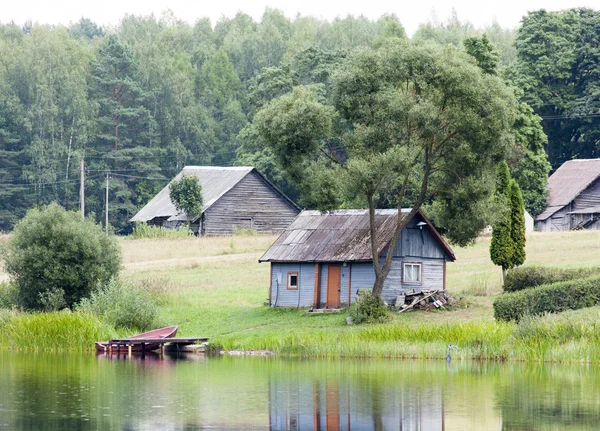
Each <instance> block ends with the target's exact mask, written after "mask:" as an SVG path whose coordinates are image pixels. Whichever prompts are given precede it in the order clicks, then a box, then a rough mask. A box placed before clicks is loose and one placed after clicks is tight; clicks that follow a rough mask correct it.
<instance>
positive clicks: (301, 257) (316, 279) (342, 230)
mask: <svg viewBox="0 0 600 431" xmlns="http://www.w3.org/2000/svg"><path fill="white" fill-rule="evenodd" d="M404 211H406V212H408V210H403V212H404ZM397 214H398V212H397V210H377V212H376V226H377V231H378V245H377V252H378V258H379V259H381V260H382V261H383V259H384V258H385V256H386V254H387V252H388V250H389V249H390V242H391V240H392V236H393V231H394V227H395V224H396V220H397ZM371 256H372V254H371V245H370V233H369V214H368V211H367V210H339V211H334V212H331V213H326V214H321V213H320V212H319V211H303V212H301V213H300V215H298V217H297V218H296V220H294V222H293V223H292V224H291V225H290V226H289V227H288V228H287V229H286V230H285V231H284V232H283V233H282V234H281V235H280V236H279V238H278V239H277V240H276V241H275V242H274V243H273V245H272V246H271V248H269V250H267V252H266V253H265V254H264V255H263V256H262V257H261V258H260V260H259V261H260V262H270V263H271V284H270V291H269V303H270V305H271V306H273V307H313V308H338V307H340V306H342V305H344V304H350V303H352V301H353V300H354V299H355V298H356V294H357V292H358V290H359V289H364V288H366V289H370V288H372V287H373V284H374V282H375V272H374V270H373V260H372V257H371ZM454 260H455V257H454V253H453V251H452V249H451V248H450V246H449V245H448V244H447V243H446V241H444V239H443V238H442V237H441V235H440V234H439V233H438V232H437V230H436V229H435V227H433V225H432V224H431V222H430V221H429V220H427V218H426V217H425V216H424V215H423V213H421V212H420V211H419V212H417V214H416V215H415V216H414V217H413V219H412V220H410V221H409V223H408V225H407V226H406V228H405V229H404V230H403V231H402V232H401V235H400V238H399V240H398V244H397V246H396V249H395V252H394V256H393V265H392V269H391V271H390V273H389V275H388V277H387V279H386V281H385V284H384V288H383V293H382V297H383V299H384V300H386V301H387V302H388V303H391V304H393V303H394V302H395V300H396V298H397V297H398V295H399V294H400V293H402V292H403V291H407V290H410V289H415V288H417V289H421V290H434V289H437V290H441V289H445V287H446V262H452V261H454Z"/></svg>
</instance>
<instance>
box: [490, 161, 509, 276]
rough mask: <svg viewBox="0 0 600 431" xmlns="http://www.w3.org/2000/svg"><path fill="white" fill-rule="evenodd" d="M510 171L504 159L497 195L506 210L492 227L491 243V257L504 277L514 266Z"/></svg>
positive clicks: (499, 173) (498, 180)
mask: <svg viewBox="0 0 600 431" xmlns="http://www.w3.org/2000/svg"><path fill="white" fill-rule="evenodd" d="M510 182H511V180H510V173H509V171H508V165H507V164H506V162H505V161H502V162H501V163H500V164H499V165H498V170H497V173H496V191H495V195H496V198H497V199H498V201H499V202H500V203H501V204H503V206H504V208H505V211H504V212H503V213H502V214H501V215H500V217H499V218H498V220H497V221H496V224H495V225H494V227H493V229H492V242H491V244H490V258H491V259H492V262H494V264H495V265H498V266H501V267H502V279H503V280H504V278H505V276H506V270H507V269H509V268H512V266H513V263H512V262H513V260H512V255H513V244H512V236H511V216H510V211H509V208H510V205H509V200H508V193H509V188H510Z"/></svg>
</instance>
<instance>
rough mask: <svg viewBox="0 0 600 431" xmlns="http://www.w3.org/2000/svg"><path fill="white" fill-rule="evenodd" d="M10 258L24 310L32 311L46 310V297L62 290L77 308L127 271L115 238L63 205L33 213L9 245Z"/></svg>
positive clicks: (7, 259) (7, 261)
mask: <svg viewBox="0 0 600 431" xmlns="http://www.w3.org/2000/svg"><path fill="white" fill-rule="evenodd" d="M4 258H5V266H6V271H7V272H8V273H9V274H10V276H11V278H12V280H13V282H14V283H15V285H16V286H17V289H18V292H19V295H18V296H19V305H20V306H22V307H23V308H26V309H42V308H43V307H44V304H43V302H42V300H41V298H42V297H44V295H46V294H47V292H55V291H57V290H59V289H62V290H63V291H64V300H65V302H66V304H67V306H69V307H72V306H73V305H75V304H76V303H78V302H79V301H80V300H81V298H84V297H87V296H89V295H90V294H91V293H92V291H93V290H94V289H95V288H96V287H97V286H99V285H102V284H104V283H107V282H108V280H110V279H111V278H112V277H114V276H116V275H117V273H118V271H119V268H120V266H121V254H120V248H119V244H118V242H117V240H116V238H115V237H114V236H113V235H108V234H106V233H105V232H104V231H103V230H102V227H101V226H100V225H97V224H95V223H94V222H93V221H92V220H91V219H85V220H83V219H82V218H81V215H80V214H79V213H76V212H70V211H66V210H64V209H63V208H62V207H60V206H59V205H57V204H51V205H48V206H47V207H44V208H42V209H37V208H36V209H32V210H29V211H28V212H27V215H26V216H25V217H24V218H23V219H22V220H21V221H20V222H19V223H18V224H17V225H16V227H15V229H14V231H13V234H12V235H11V237H10V239H9V240H8V243H7V246H6V250H5V252H4ZM40 295H41V296H40Z"/></svg>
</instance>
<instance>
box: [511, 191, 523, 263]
mask: <svg viewBox="0 0 600 431" xmlns="http://www.w3.org/2000/svg"><path fill="white" fill-rule="evenodd" d="M508 199H509V203H510V238H511V241H512V247H513V251H512V257H511V268H514V267H516V266H520V265H523V263H525V214H524V211H525V210H524V208H523V196H522V194H521V189H520V188H519V184H517V182H516V181H515V180H512V179H511V180H510V185H509V188H508Z"/></svg>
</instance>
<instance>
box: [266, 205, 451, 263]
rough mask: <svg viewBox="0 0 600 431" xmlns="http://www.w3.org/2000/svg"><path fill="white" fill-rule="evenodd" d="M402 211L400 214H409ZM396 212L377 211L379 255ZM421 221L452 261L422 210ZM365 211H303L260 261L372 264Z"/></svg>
mask: <svg viewBox="0 0 600 431" xmlns="http://www.w3.org/2000/svg"><path fill="white" fill-rule="evenodd" d="M409 212H410V210H409V209H402V213H409ZM397 215H398V210H395V209H394V210H377V211H376V213H375V226H376V229H377V233H378V238H377V239H378V244H377V253H378V255H381V254H382V252H383V251H384V250H385V248H386V247H387V246H388V245H389V243H390V241H391V240H392V237H393V234H394V228H395V226H396V221H397ZM417 216H418V217H419V218H420V219H422V220H423V221H424V222H425V223H426V224H427V226H428V227H429V229H430V230H431V232H432V234H433V235H434V237H435V238H436V239H437V240H438V242H439V243H440V246H441V247H442V248H443V249H444V251H445V252H446V253H447V254H448V256H449V257H450V258H451V259H452V260H455V257H454V252H453V251H452V249H451V248H450V246H449V245H448V244H447V243H446V241H445V240H444V239H443V238H442V236H441V235H440V234H439V233H438V231H437V230H436V229H435V228H434V227H433V225H432V224H431V222H430V221H429V220H428V219H427V218H426V217H425V216H424V215H423V213H422V212H421V211H418V212H417ZM371 260H372V254H371V234H370V230H369V211H368V210H338V211H332V212H329V213H323V214H322V213H321V212H319V211H302V212H301V213H300V214H299V215H298V217H296V219H295V220H294V222H293V223H292V224H291V225H290V226H289V227H288V228H287V229H286V230H285V231H284V232H283V233H282V234H281V235H280V236H279V238H277V240H276V241H275V242H274V243H273V245H272V246H271V248H269V250H267V252H266V253H265V254H264V255H263V256H262V257H261V258H260V259H259V262H354V261H371Z"/></svg>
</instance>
